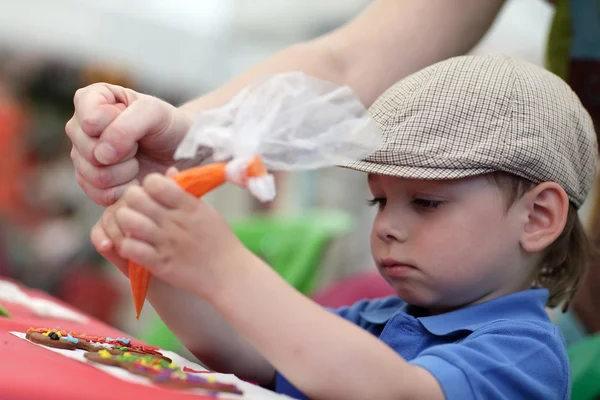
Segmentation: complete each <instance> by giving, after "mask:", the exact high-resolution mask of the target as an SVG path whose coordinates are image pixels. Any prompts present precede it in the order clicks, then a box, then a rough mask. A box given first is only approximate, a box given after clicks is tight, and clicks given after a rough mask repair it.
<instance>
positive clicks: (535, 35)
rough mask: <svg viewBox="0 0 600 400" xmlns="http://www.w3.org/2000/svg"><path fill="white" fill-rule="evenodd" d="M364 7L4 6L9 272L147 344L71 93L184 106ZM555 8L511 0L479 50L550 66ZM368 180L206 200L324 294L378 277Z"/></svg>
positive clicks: (321, 181) (179, 0)
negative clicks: (87, 184)
mask: <svg viewBox="0 0 600 400" xmlns="http://www.w3.org/2000/svg"><path fill="white" fill-rule="evenodd" d="M368 3H369V1H366V0H345V1H336V2H327V1H317V0H287V1H281V0H253V1H249V0H168V1H167V0H128V1H121V0H102V1H100V0H53V1H47V0H21V1H18V2H17V1H13V0H0V10H2V11H1V12H0V275H3V276H8V277H11V278H13V279H16V280H18V281H20V282H22V283H24V284H26V285H29V286H31V287H35V288H39V289H42V290H45V291H48V292H50V293H51V294H52V295H54V296H56V297H58V298H60V299H63V300H64V301H66V302H68V303H70V304H73V305H74V306H76V307H78V308H80V309H82V310H83V311H85V312H86V313H88V314H91V315H93V316H95V317H96V318H99V319H101V320H103V321H106V322H107V323H109V324H111V325H113V326H116V327H118V328H120V329H122V330H124V331H126V332H128V333H130V334H132V335H135V336H143V335H145V334H146V333H147V332H148V329H149V328H148V326H149V324H152V322H151V321H154V320H155V316H154V315H153V311H152V309H151V307H150V306H149V305H146V308H145V311H144V313H143V316H142V319H141V321H136V320H135V318H134V311H133V305H132V301H131V296H130V289H129V286H128V281H127V280H125V279H124V278H123V277H122V276H121V275H120V273H118V271H117V270H116V268H114V267H112V266H111V265H108V264H107V263H105V262H104V261H103V259H102V258H101V257H100V256H98V254H97V253H96V252H95V250H94V248H93V247H92V246H91V244H90V241H89V231H90V228H91V226H92V225H93V224H94V223H95V222H96V221H97V219H98V217H99V216H100V214H101V212H102V208H101V207H99V206H96V205H94V204H93V203H92V202H91V201H89V200H88V199H87V197H86V196H85V194H84V193H83V191H81V190H80V189H79V187H78V185H77V183H76V181H75V177H74V171H73V167H72V164H71V160H70V158H69V152H70V150H71V146H70V141H69V140H68V138H67V137H66V135H65V133H64V125H65V123H66V122H67V120H68V119H69V118H70V117H71V115H72V113H73V104H72V98H73V94H74V92H75V91H76V90H77V89H78V88H79V87H82V86H85V85H88V84H90V83H93V82H96V81H105V82H110V83H115V84H120V85H123V86H127V87H130V88H132V89H135V90H138V91H141V92H145V93H149V94H152V95H155V96H157V97H160V98H163V99H165V100H167V101H169V102H171V103H173V104H180V103H183V102H184V101H186V100H188V99H190V98H193V97H196V96H198V95H201V94H202V93H205V92H207V91H209V90H211V89H214V88H215V87H217V86H219V85H220V84H222V83H224V82H225V81H226V80H228V79H230V78H232V77H233V76H234V75H236V74H237V73H240V72H241V71H242V70H244V69H245V68H247V67H249V66H251V65H252V64H253V63H255V62H257V61H259V60H261V59H263V58H265V57H266V56H268V55H269V54H271V53H274V52H275V51H277V50H280V49H282V48H284V47H286V46H287V45H290V44H292V43H296V42H299V41H303V40H307V39H311V38H313V37H315V36H318V35H321V34H323V33H325V32H327V31H329V30H332V29H334V28H336V27H338V26H340V25H341V24H343V23H345V22H346V21H348V20H349V19H351V18H352V17H354V16H355V15H356V14H357V13H359V12H360V11H361V10H362V9H363V8H364V7H365V6H367V5H368ZM553 12H554V10H553V8H552V6H550V5H549V4H548V3H546V2H544V1H542V0H509V1H508V2H507V4H506V6H505V7H504V9H503V11H502V13H501V15H500V17H499V18H498V19H497V20H496V23H495V24H494V26H493V28H492V29H491V30H490V31H489V32H488V34H487V35H486V37H485V38H484V40H483V41H482V42H481V43H480V44H479V45H478V46H477V47H476V48H475V49H474V50H473V52H475V53H508V54H511V55H514V56H516V57H519V58H522V59H526V60H529V61H531V62H534V63H536V64H539V65H543V63H544V52H545V46H546V40H547V35H548V29H549V27H550V22H551V18H552V15H553ZM401 56H402V55H400V59H401ZM407 56H410V55H407ZM363 180H364V177H362V176H361V175H360V174H357V173H354V172H351V171H345V170H338V169H327V170H322V171H318V172H309V173H298V174H291V175H289V176H288V177H287V179H286V180H285V181H284V182H283V184H282V185H281V187H280V188H279V198H278V200H277V201H276V202H275V203H274V204H273V206H272V207H271V208H270V209H268V210H264V209H259V208H258V206H257V204H256V203H255V202H254V201H252V200H251V199H250V198H249V196H248V195H247V194H246V193H244V192H243V191H241V190H239V189H236V188H234V187H225V188H222V189H219V190H217V191H216V192H214V193H212V194H210V195H209V196H208V201H209V202H210V203H212V204H213V205H214V206H215V207H216V208H217V209H218V210H219V211H220V212H222V213H223V214H224V215H225V216H226V217H227V218H228V219H230V220H231V222H232V226H234V229H235V230H236V232H237V233H238V234H239V236H240V237H241V239H242V241H244V242H245V243H246V244H247V245H248V246H249V247H251V248H252V249H255V250H256V251H257V252H260V253H261V255H262V256H264V257H265V258H267V259H268V260H269V261H270V262H271V263H272V264H273V266H274V267H275V268H276V269H278V270H280V272H281V273H282V274H283V275H285V276H286V278H287V279H288V280H290V281H291V282H292V283H293V284H294V285H295V286H296V287H297V288H299V290H301V291H303V292H305V293H307V294H315V293H318V292H319V290H320V289H322V288H324V287H327V286H328V285H331V284H333V283H335V282H338V281H340V280H342V279H345V278H348V277H351V276H356V274H359V273H362V272H365V271H371V270H372V268H373V267H372V261H371V258H370V254H369V247H368V236H369V229H370V223H371V218H372V210H371V209H369V208H367V207H366V202H365V200H366V199H367V198H368V194H367V191H366V185H365V183H364V182H363ZM582 212H583V213H586V212H587V209H586V208H585V207H584V210H583V211H582ZM308 225H311V226H312V228H311V227H310V226H308ZM299 254H301V255H299ZM292 264H293V265H292ZM324 264H326V265H327V268H326V269H325V268H320V266H321V265H324Z"/></svg>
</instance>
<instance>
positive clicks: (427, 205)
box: [413, 199, 442, 209]
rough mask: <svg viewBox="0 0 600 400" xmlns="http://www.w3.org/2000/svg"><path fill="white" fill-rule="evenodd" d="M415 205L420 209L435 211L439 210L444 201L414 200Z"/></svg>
mask: <svg viewBox="0 0 600 400" xmlns="http://www.w3.org/2000/svg"><path fill="white" fill-rule="evenodd" d="M413 204H414V205H415V206H417V207H419V208H423V209H434V208H438V207H439V206H440V205H441V204H442V201H439V200H427V199H414V200H413Z"/></svg>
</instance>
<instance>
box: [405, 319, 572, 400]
mask: <svg viewBox="0 0 600 400" xmlns="http://www.w3.org/2000/svg"><path fill="white" fill-rule="evenodd" d="M411 363H412V364H414V365H418V366H420V367H422V368H425V369H426V370H428V371H429V372H430V373H431V374H432V375H433V376H434V377H435V378H436V379H437V380H438V382H439V383H440V386H441V387H442V389H443V391H444V394H445V396H446V399H448V400H454V399H461V400H467V399H486V400H500V399H507V400H508V399H529V400H535V399H540V400H549V399H568V398H569V392H570V377H569V362H568V358H567V353H566V349H565V346H564V341H563V340H562V335H561V334H560V332H558V329H555V330H554V332H551V331H549V330H547V329H542V328H540V327H536V326H534V325H532V326H525V327H515V326H514V325H513V326H505V327H502V326H497V327H490V328H488V329H486V331H485V332H478V331H476V333H473V334H471V335H470V336H468V337H467V338H466V339H464V340H463V341H461V342H458V343H452V344H444V345H438V346H433V347H431V348H429V349H427V350H425V351H424V352H422V353H421V354H420V355H419V357H417V358H415V359H413V360H412V361H411Z"/></svg>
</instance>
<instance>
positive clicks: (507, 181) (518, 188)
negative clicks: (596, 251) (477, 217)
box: [489, 172, 593, 312]
mask: <svg viewBox="0 0 600 400" xmlns="http://www.w3.org/2000/svg"><path fill="white" fill-rule="evenodd" d="M489 177H490V180H491V181H492V182H493V183H495V184H496V185H497V186H498V187H499V188H500V189H501V190H502V192H503V193H504V194H505V195H506V197H507V198H506V200H507V205H508V208H510V207H511V206H512V205H513V203H514V202H515V201H516V200H518V199H519V198H521V197H522V196H523V195H524V194H525V193H527V192H528V191H529V190H530V189H531V188H533V187H534V186H535V185H536V184H535V183H533V182H531V181H529V180H527V179H525V178H521V177H519V176H516V175H512V174H509V173H505V172H494V173H492V174H489ZM592 257H593V251H592V246H591V243H590V241H589V239H588V236H587V234H586V232H585V229H584V228H583V225H582V223H581V220H580V219H579V215H578V214H577V208H576V207H575V206H574V205H573V203H570V204H569V212H568V215H567V221H566V224H565V227H564V229H563V231H562V233H561V234H560V235H559V237H558V238H557V239H556V240H555V241H554V243H552V244H551V245H550V246H548V248H546V250H545V251H544V253H543V255H542V259H541V261H540V263H539V265H538V266H537V270H536V272H535V277H534V282H533V283H534V285H536V286H539V287H544V288H546V289H548V291H549V292H550V297H549V298H548V302H547V306H548V307H552V308H554V307H557V306H559V305H560V304H561V303H562V304H563V307H562V311H563V312H564V311H566V310H567V309H568V308H569V305H570V303H571V301H572V300H573V296H574V295H575V293H576V292H577V289H578V288H579V283H580V282H581V279H582V277H583V276H584V274H585V273H586V271H587V268H588V265H589V263H590V261H591V259H592Z"/></svg>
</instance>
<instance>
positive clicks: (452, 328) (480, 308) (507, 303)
mask: <svg viewBox="0 0 600 400" xmlns="http://www.w3.org/2000/svg"><path fill="white" fill-rule="evenodd" d="M548 295H549V293H548V290H547V289H529V290H524V291H522V292H517V293H512V294H509V295H506V296H502V297H499V298H497V299H493V300H490V301H486V302H484V303H480V304H476V305H473V306H470V307H466V308H461V309H458V310H455V311H451V312H448V313H444V314H440V315H433V316H429V317H418V318H416V319H417V320H418V321H419V322H420V323H421V324H422V325H423V327H424V328H425V329H427V330H428V331H429V332H430V333H432V334H434V335H438V336H443V335H448V334H450V333H453V332H457V331H464V330H466V331H471V332H472V331H474V330H476V329H478V328H480V327H481V326H483V325H486V324H489V323H490V322H494V321H498V320H511V319H521V320H535V321H542V322H548V320H549V318H548V314H547V313H546V310H545V306H546V301H547V300H548ZM407 308H408V306H407V304H406V303H404V302H403V301H402V300H400V299H397V301H392V302H390V304H389V306H385V307H382V308H379V309H375V310H370V311H363V312H361V313H360V314H361V317H362V318H363V319H365V320H366V321H368V322H371V323H373V324H385V323H387V322H388V321H389V320H390V319H391V318H392V317H393V316H394V315H396V314H397V313H405V314H406V313H407Z"/></svg>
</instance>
